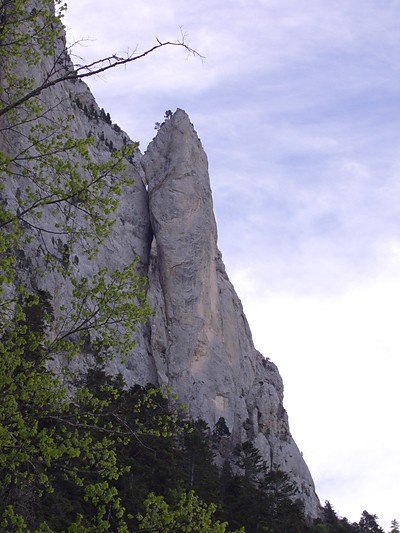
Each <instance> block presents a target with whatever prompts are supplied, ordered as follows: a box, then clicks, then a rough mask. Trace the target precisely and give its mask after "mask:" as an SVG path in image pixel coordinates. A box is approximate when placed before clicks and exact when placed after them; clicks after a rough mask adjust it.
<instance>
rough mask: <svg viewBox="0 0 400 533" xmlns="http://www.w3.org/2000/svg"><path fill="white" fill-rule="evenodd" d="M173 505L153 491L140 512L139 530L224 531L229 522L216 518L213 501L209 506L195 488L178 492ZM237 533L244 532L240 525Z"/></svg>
mask: <svg viewBox="0 0 400 533" xmlns="http://www.w3.org/2000/svg"><path fill="white" fill-rule="evenodd" d="M174 499H175V501H174V503H173V504H168V503H167V502H166V501H165V500H164V498H163V497H162V496H156V495H155V494H153V493H150V494H149V496H148V497H147V498H146V502H145V509H146V512H145V514H144V515H141V514H140V515H139V516H138V520H139V524H140V527H139V531H154V532H155V533H168V532H171V533H173V532H175V531H180V532H182V533H189V532H196V531H197V532H201V533H208V532H209V533H225V531H227V529H226V528H227V526H228V524H227V523H226V522H222V523H221V522H220V521H218V520H217V521H214V519H213V515H214V513H215V510H216V506H215V505H214V504H209V505H206V504H205V503H204V502H202V501H201V500H200V499H199V498H198V496H196V494H195V493H194V492H193V491H190V492H188V493H187V492H180V493H178V494H176V496H175V498H174ZM234 533H244V529H243V528H240V529H238V530H236V531H235V532H234Z"/></svg>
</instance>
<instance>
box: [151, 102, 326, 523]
mask: <svg viewBox="0 0 400 533" xmlns="http://www.w3.org/2000/svg"><path fill="white" fill-rule="evenodd" d="M142 165H143V168H144V171H145V179H146V183H147V185H148V194H149V211H150V221H151V225H152V229H153V234H154V240H153V244H152V248H151V255H150V264H149V274H148V279H149V299H150V302H151V303H152V305H153V308H154V309H155V310H156V317H155V318H154V320H153V321H152V323H151V328H150V347H151V352H152V355H153V358H154V361H155V364H156V368H157V374H158V380H159V382H166V383H168V384H169V385H170V386H171V387H172V389H173V390H174V391H176V392H177V393H178V394H179V398H180V400H182V401H183V402H184V403H185V404H186V405H187V406H188V408H189V412H190V414H191V416H192V417H193V418H201V419H203V420H205V421H206V422H207V423H208V424H209V425H210V427H211V428H212V427H213V426H214V425H215V424H216V422H217V421H218V420H219V418H220V417H223V418H224V419H225V421H226V424H227V426H228V428H229V430H230V432H231V437H230V439H231V443H232V445H233V444H236V443H238V442H243V441H246V440H252V441H253V442H254V444H255V445H256V446H257V448H258V449H259V450H260V452H261V453H262V455H263V457H264V459H265V460H266V461H267V463H268V465H269V466H271V467H273V468H279V469H281V470H283V471H285V472H288V473H290V475H291V476H292V477H293V478H294V479H295V480H296V482H297V483H298V485H299V487H300V488H301V490H302V493H303V497H304V501H305V505H306V512H307V514H309V515H310V516H316V515H317V514H318V508H319V502H318V498H317V496H316V495H315V490H314V484H313V481H312V478H311V475H310V473H309V471H308V468H307V466H306V464H305V462H304V460H303V458H302V456H301V454H300V452H299V450H298V448H297V446H296V444H295V442H294V441H293V439H292V437H291V435H290V431H289V425H288V419H287V415H286V412H285V410H284V408H283V404H282V401H283V385H282V380H281V377H280V375H279V372H278V370H277V368H276V366H275V365H274V364H273V363H272V362H270V361H268V360H267V359H265V358H263V357H262V355H261V354H260V353H259V352H257V350H256V349H255V348H254V345H253V341H252V337H251V332H250V329H249V326H248V323H247V320H246V317H245V316H244V313H243V308H242V305H241V302H240V300H239V298H238V297H237V295H236V293H235V290H234V288H233V286H232V284H231V283H230V281H229V279H228V276H227V274H226V272H225V267H224V264H223V262H222V259H221V253H220V252H219V250H218V248H217V229H216V224H215V218H214V213H213V206H212V196H211V188H210V181H209V176H208V166H207V157H206V154H205V153H204V151H203V149H202V146H201V143H200V141H199V139H198V137H197V135H196V133H195V131H194V129H193V126H192V124H191V123H190V120H189V117H188V116H187V114H186V113H185V112H184V111H182V110H179V109H178V110H177V111H176V113H175V114H174V115H173V117H172V118H171V120H167V121H166V122H165V124H164V125H163V126H162V127H161V129H160V131H159V133H158V135H157V137H156V138H155V139H154V140H153V141H152V143H151V144H150V146H149V147H148V149H147V151H146V153H145V155H144V156H143V158H142Z"/></svg>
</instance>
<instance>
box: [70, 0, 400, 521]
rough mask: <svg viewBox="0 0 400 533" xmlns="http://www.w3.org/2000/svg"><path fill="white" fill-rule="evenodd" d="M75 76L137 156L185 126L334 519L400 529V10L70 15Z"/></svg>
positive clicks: (240, 2) (380, 3)
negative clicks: (112, 65)
mask: <svg viewBox="0 0 400 533" xmlns="http://www.w3.org/2000/svg"><path fill="white" fill-rule="evenodd" d="M65 24H66V26H67V30H68V33H67V35H68V40H69V43H71V44H72V43H76V44H75V46H74V48H73V53H74V54H75V57H74V60H75V62H76V63H82V62H83V61H86V62H88V61H90V60H91V59H97V58H99V57H105V56H108V55H110V53H117V54H121V55H123V54H124V53H127V52H128V53H131V52H133V51H135V50H136V51H137V52H138V53H140V52H143V51H145V50H146V49H148V48H150V47H152V46H153V45H154V44H156V38H159V39H161V40H170V41H175V40H176V39H179V38H181V36H182V34H183V35H185V41H186V43H187V44H188V45H189V46H190V47H192V48H194V49H196V50H197V51H198V52H199V53H200V54H201V55H202V56H204V58H203V59H200V58H196V57H189V56H188V54H187V53H186V52H185V51H184V50H183V49H181V48H176V47H170V48H164V49H162V50H159V51H158V52H156V53H154V54H152V55H150V56H148V57H147V58H146V59H144V60H141V61H140V62H135V63H133V64H131V65H129V66H127V67H126V68H120V69H118V70H114V71H110V72H108V73H107V74H106V75H104V76H102V77H100V78H93V79H91V80H89V82H88V83H89V86H90V87H91V89H92V92H93V93H94V95H95V97H96V99H97V101H98V103H99V105H100V106H101V107H104V108H105V109H106V111H108V112H110V114H111V117H112V119H113V121H114V122H116V123H118V124H119V126H120V127H121V128H122V129H123V130H125V131H126V132H127V133H128V134H129V136H130V137H131V139H132V140H134V141H140V146H141V149H142V151H144V150H145V149H146V146H147V145H148V143H149V141H150V140H151V139H152V138H153V136H154V135H155V133H156V132H155V130H154V124H155V122H162V120H163V116H164V112H165V111H166V110H167V109H171V110H173V111H174V110H175V109H176V108H178V107H179V108H183V109H185V110H186V111H187V112H188V114H189V116H190V118H191V121H192V122H193V124H194V126H195V129H196V131H197V132H198V134H199V136H200V138H201V140H202V144H203V147H204V149H205V151H206V153H207V155H208V159H209V168H210V178H211V186H212V190H213V199H214V210H215V214H216V218H217V224H218V232H219V248H220V249H221V251H222V255H223V259H224V262H225V265H226V268H227V272H228V274H229V277H230V279H231V281H232V282H233V284H234V286H235V289H236V291H237V293H238V295H239V297H240V298H241V300H242V303H243V306H244V310H245V314H246V316H247V318H248V321H249V323H250V328H251V330H252V333H253V339H254V342H255V345H256V347H257V349H258V350H260V351H261V352H262V353H263V355H265V356H268V357H270V358H271V359H272V360H273V361H274V362H275V363H276V364H277V365H278V368H279V370H280V373H281V375H282V377H283V381H284V385H285V400H284V405H285V407H286V410H287V411H288V414H289V422H290V427H291V432H292V434H293V436H294V438H295V440H296V442H297V444H298V446H299V448H300V449H301V450H302V452H303V454H304V458H305V460H306V462H307V464H308V466H309V468H310V471H311V473H312V476H313V479H314V481H315V484H316V490H317V493H318V495H319V497H320V500H321V503H324V501H325V500H329V501H330V502H331V504H332V505H333V507H334V508H335V510H336V511H337V512H338V513H339V514H340V515H341V516H346V517H347V518H348V519H349V520H350V521H358V520H359V518H360V516H361V513H362V511H363V510H364V509H366V510H367V511H368V512H370V513H373V514H377V515H378V517H379V523H380V524H381V526H382V527H383V528H384V529H385V530H388V529H389V526H390V522H391V520H392V519H394V518H395V517H396V518H397V519H398V520H400V489H399V479H400V447H399V440H400V428H399V396H400V387H399V378H400V358H399V350H400V327H399V323H398V321H399V317H400V274H399V272H400V203H399V199H400V137H399V130H400V114H399V113H400V1H399V0H220V1H219V2H215V0H201V1H197V2H188V1H187V0H152V1H151V2H149V1H147V0H141V1H140V0H130V1H127V0H113V1H112V2H110V1H105V0H97V2H96V3H94V2H93V1H90V2H89V0H79V1H78V0H71V1H70V4H69V9H68V13H67V16H66V18H65Z"/></svg>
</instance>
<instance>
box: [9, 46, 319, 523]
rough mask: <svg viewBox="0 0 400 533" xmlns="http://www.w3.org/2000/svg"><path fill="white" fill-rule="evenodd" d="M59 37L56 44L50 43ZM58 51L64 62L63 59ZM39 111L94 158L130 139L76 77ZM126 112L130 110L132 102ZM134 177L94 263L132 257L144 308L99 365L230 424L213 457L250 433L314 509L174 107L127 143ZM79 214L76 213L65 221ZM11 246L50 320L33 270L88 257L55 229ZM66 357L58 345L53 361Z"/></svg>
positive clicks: (85, 266)
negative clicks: (132, 146)
mask: <svg viewBox="0 0 400 533" xmlns="http://www.w3.org/2000/svg"><path fill="white" fill-rule="evenodd" d="M59 45H60V46H61V45H62V43H59ZM52 61H53V59H52V58H51V57H50V58H49V57H46V58H44V59H43V61H42V63H41V69H40V70H39V71H37V72H35V76H36V77H37V78H38V79H39V80H40V79H41V78H45V77H46V76H47V73H48V70H49V69H50V68H51V66H52V65H53V63H52ZM67 61H68V60H67ZM41 101H42V104H43V105H44V106H45V107H46V109H47V110H48V111H47V113H46V120H53V121H56V120H57V119H58V118H59V117H60V116H61V117H67V116H71V117H72V118H71V120H70V121H69V131H70V134H71V136H73V137H76V138H87V137H88V136H91V137H93V138H95V140H96V141H95V143H94V144H93V146H92V147H91V148H90V154H91V157H92V158H94V159H95V160H96V161H105V160H107V158H109V157H110V146H111V147H113V148H117V149H118V148H121V147H123V146H124V145H126V144H127V143H128V144H129V143H130V142H131V141H130V140H129V138H128V136H127V135H126V134H125V133H124V132H123V131H121V130H120V128H119V127H118V126H116V125H113V124H112V123H111V121H110V120H109V119H108V118H107V116H106V115H105V113H104V112H102V111H101V110H100V109H99V107H98V105H97V104H96V102H95V100H94V98H93V96H92V94H91V93H90V91H89V89H88V87H87V86H86V85H85V84H84V83H83V82H82V81H80V80H69V81H66V82H63V83H60V84H57V85H56V86H54V87H52V88H51V89H48V90H46V91H45V92H44V93H43V94H42V95H41ZM132 112H134V111H132ZM3 126H4V125H3ZM26 143H27V139H26V136H24V135H21V132H19V133H18V132H16V131H13V130H12V128H11V129H10V128H6V127H3V130H2V133H1V139H0V144H1V146H0V148H1V151H3V152H4V153H8V154H13V153H17V152H19V153H21V152H22V151H23V150H24V147H25V145H26ZM127 164H128V175H129V177H130V178H132V179H134V181H135V182H134V184H133V185H130V186H125V187H124V190H123V194H122V197H121V202H120V205H119V207H118V209H117V211H116V213H115V221H114V222H115V223H114V225H113V228H112V233H111V234H110V235H109V236H108V237H107V239H106V241H105V245H104V247H102V249H101V250H100V253H99V255H98V256H97V258H96V266H97V267H99V266H102V265H107V266H108V267H109V269H110V270H111V271H112V270H113V269H117V268H123V267H124V266H125V265H126V264H128V263H130V262H131V261H132V260H133V259H134V258H135V257H136V256H139V257H140V263H139V265H138V269H139V272H140V273H141V274H143V275H145V276H146V277H147V280H148V281H147V296H148V299H149V302H150V304H151V306H152V308H153V309H154V312H155V315H154V317H152V318H151V319H150V320H149V322H148V324H146V325H144V326H139V327H138V330H137V337H136V347H135V348H134V349H133V350H132V351H131V352H130V353H129V355H128V357H127V358H126V359H124V360H121V359H119V358H118V357H116V358H115V359H114V360H113V361H111V362H110V363H109V365H108V366H109V370H110V371H111V372H117V371H119V372H121V373H122V374H123V376H124V378H125V381H126V383H127V385H128V386H129V385H133V384H134V383H140V384H146V383H149V382H151V383H155V384H157V385H161V384H168V385H169V386H170V387H171V389H172V390H173V391H174V392H176V393H177V394H178V395H179V399H180V401H182V402H183V403H185V404H186V406H187V407H188V410H189V414H190V416H191V417H192V418H194V419H197V418H201V419H204V420H205V421H206V422H207V423H208V424H209V426H210V427H211V428H213V427H214V425H215V424H216V423H217V421H218V420H219V419H220V418H221V417H223V418H224V419H225V421H226V424H227V426H228V429H229V431H230V437H229V438H227V439H226V441H227V442H226V443H225V447H224V449H223V450H220V454H221V457H220V459H221V460H222V459H223V458H224V457H225V456H228V455H229V453H230V451H232V450H233V448H234V446H235V445H236V444H237V443H240V442H244V441H246V440H251V441H252V442H253V443H254V444H255V446H256V447H257V448H258V450H259V451H260V452H261V454H262V457H263V459H264V460H265V461H266V462H267V464H268V465H269V466H271V467H273V468H279V469H281V470H283V471H284V472H287V473H289V474H290V476H291V477H292V479H293V480H294V481H295V482H296V483H297V485H298V487H299V489H300V493H301V498H302V500H303V501H304V504H305V512H306V514H307V515H308V516H309V517H311V518H312V517H316V516H318V515H319V501H318V497H317V495H316V493H315V488H314V484H313V481H312V478H311V475H310V472H309V470H308V468H307V465H306V463H305V462H304V460H303V457H302V456H301V453H300V452H299V450H298V448H297V446H296V443H295V442H294V440H293V438H292V436H291V434H290V430H289V424H288V417H287V414H286V411H285V409H284V407H283V384H282V380H281V377H280V375H279V372H278V369H277V367H276V366H275V365H274V364H273V363H272V362H271V361H270V360H268V359H266V358H264V357H263V356H262V355H261V354H260V353H259V352H258V351H257V350H256V349H255V347H254V345H253V341H252V336H251V332H250V328H249V325H248V323H247V320H246V317H245V315H244V312H243V308H242V305H241V302H240V300H239V298H238V296H237V295H236V293H235V290H234V288H233V286H232V284H231V283H230V281H229V278H228V276H227V273H226V270H225V266H224V264H223V262H222V257H221V253H220V251H219V250H218V247H217V228H216V223H215V218H214V213H213V204H212V194H211V187H210V180H209V175H208V164H207V157H206V154H205V153H204V150H203V148H202V146H201V143H200V140H199V139H198V137H197V134H196V132H195V130H194V128H193V126H192V124H191V123H190V120H189V117H188V116H187V114H186V113H185V112H184V111H182V110H179V109H178V110H177V111H176V112H175V113H174V114H173V116H172V117H171V118H170V119H168V120H166V121H165V123H164V124H163V125H162V126H161V128H160V130H159V131H158V133H157V136H156V138H155V139H154V140H153V141H152V142H151V143H150V145H149V147H148V149H147V150H146V152H145V154H144V155H141V154H140V153H139V152H138V151H135V153H134V155H133V156H132V157H131V158H130V159H129V161H127ZM28 182H29V176H27V175H22V174H21V175H20V176H19V178H18V179H17V178H12V177H9V178H7V182H6V185H5V188H4V190H3V191H2V193H1V194H2V201H3V202H4V203H6V204H7V205H8V208H9V209H15V210H17V209H18V206H19V205H20V195H21V190H24V183H25V185H26V183H28ZM59 216H60V213H59V212H58V213H56V212H55V211H54V209H52V208H50V207H48V208H44V209H43V213H42V214H41V219H40V227H41V228H45V229H47V230H50V229H51V228H54V227H55V224H56V222H57V220H56V218H57V217H59ZM74 223H76V224H78V223H79V224H84V223H85V217H84V216H83V215H82V216H81V218H78V219H76V220H75V222H74ZM29 231H30V234H31V237H32V239H31V240H28V241H27V242H26V243H25V244H24V246H23V247H22V249H21V250H20V251H19V259H18V261H19V263H18V268H19V277H20V278H21V279H22V278H24V279H25V282H26V284H27V285H29V286H31V287H32V288H33V289H35V290H41V291H45V292H46V293H47V294H50V295H51V298H52V306H53V308H54V313H55V320H57V316H58V309H61V308H62V307H64V308H65V306H66V305H68V299H69V298H70V295H71V287H70V286H69V285H68V282H67V281H66V279H65V277H64V276H63V274H62V268H61V269H59V270H54V271H53V272H52V273H51V275H46V276H44V275H43V272H44V262H45V257H48V256H49V254H50V255H52V256H53V257H55V258H57V260H58V261H59V263H60V265H62V264H64V263H65V262H66V261H67V262H68V263H69V264H73V268H74V269H75V272H76V273H77V275H80V276H86V277H87V278H89V279H90V278H91V277H92V276H93V272H94V269H93V261H90V260H89V259H88V257H87V254H85V253H83V250H80V249H79V247H77V246H76V245H75V247H74V248H73V249H72V248H71V249H68V254H65V249H66V248H65V246H67V245H68V242H67V241H66V237H65V236H63V235H57V236H55V235H54V232H53V234H52V233H51V231H48V232H43V231H39V230H38V229H37V228H36V227H35V225H34V224H32V227H31V229H30V230H29ZM90 361H91V354H90V351H88V352H85V350H84V349H82V350H81V352H80V354H79V355H78V357H77V358H76V360H75V362H74V363H73V365H78V366H80V367H82V368H83V367H85V366H87V365H89V364H90ZM68 364H70V363H69V362H68V361H66V360H65V358H64V357H63V355H62V354H58V356H57V357H56V358H55V361H54V363H53V365H54V368H57V369H59V368H61V367H62V366H65V365H68Z"/></svg>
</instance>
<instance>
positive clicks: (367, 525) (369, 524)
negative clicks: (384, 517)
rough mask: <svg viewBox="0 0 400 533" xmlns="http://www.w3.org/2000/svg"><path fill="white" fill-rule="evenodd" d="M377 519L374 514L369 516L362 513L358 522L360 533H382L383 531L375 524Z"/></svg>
mask: <svg viewBox="0 0 400 533" xmlns="http://www.w3.org/2000/svg"><path fill="white" fill-rule="evenodd" d="M377 519H378V517H377V516H376V515H375V514H370V513H368V512H367V511H363V513H362V515H361V519H360V522H359V524H358V525H359V528H360V532H363V533H364V531H365V532H371V533H384V531H383V529H382V528H381V527H380V526H379V525H378V524H377V522H376V521H377Z"/></svg>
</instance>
